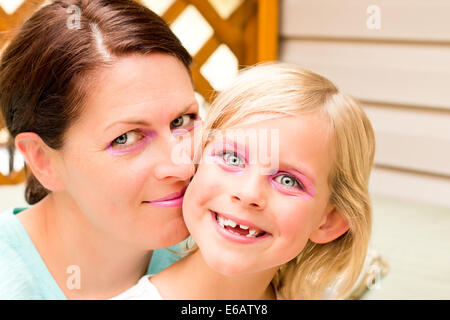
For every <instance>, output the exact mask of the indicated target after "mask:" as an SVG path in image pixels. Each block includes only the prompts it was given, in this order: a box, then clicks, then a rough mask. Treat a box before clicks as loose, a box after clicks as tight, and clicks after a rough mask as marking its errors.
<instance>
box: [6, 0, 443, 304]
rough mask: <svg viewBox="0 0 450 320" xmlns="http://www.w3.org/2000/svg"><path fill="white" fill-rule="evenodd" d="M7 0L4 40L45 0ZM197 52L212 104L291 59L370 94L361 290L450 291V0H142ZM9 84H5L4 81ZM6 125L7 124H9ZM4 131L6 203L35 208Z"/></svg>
mask: <svg viewBox="0 0 450 320" xmlns="http://www.w3.org/2000/svg"><path fill="white" fill-rule="evenodd" d="M49 2H51V1H37V0H32V1H30V0H0V49H1V48H3V47H4V46H5V45H7V43H8V40H9V39H10V38H11V37H12V36H13V35H14V31H15V30H17V28H19V27H20V25H21V24H22V23H23V21H24V20H25V19H26V18H27V17H29V15H31V14H32V13H33V12H34V11H35V10H37V9H38V8H39V7H40V6H42V5H45V4H47V3H49ZM139 2H140V3H142V4H144V5H146V6H148V7H149V8H150V9H152V10H153V11H155V12H156V13H158V14H160V15H161V16H162V17H163V18H164V19H165V20H166V21H167V22H168V23H169V24H170V25H171V28H172V30H173V31H174V33H175V34H176V35H177V36H178V37H179V38H180V39H181V41H182V42H183V44H184V45H185V47H186V48H187V49H188V51H189V52H190V53H191V54H192V55H193V56H194V64H193V67H192V74H193V78H194V82H195V88H196V91H197V98H198V100H199V102H200V104H201V106H202V110H203V112H204V111H206V110H207V108H208V102H209V101H211V99H212V98H213V97H214V94H215V92H217V91H220V90H222V89H223V88H224V87H226V86H227V84H228V83H230V81H232V80H233V78H234V77H235V76H236V74H237V72H238V70H239V69H240V68H242V67H245V66H248V65H252V64H255V63H258V62H263V61H271V60H280V61H284V62H290V63H295V64H298V65H300V66H303V67H306V68H309V69H311V70H312V71H314V72H317V73H320V74H322V75H324V76H326V77H328V78H329V79H331V80H332V81H333V82H334V83H335V84H336V85H337V86H338V87H339V88H340V89H341V90H342V91H343V92H345V93H348V94H350V95H352V96H354V97H355V98H357V99H359V101H360V102H361V103H362V105H363V107H364V110H365V111H366V113H367V114H368V116H369V118H370V120H371V121H372V124H373V127H374V129H375V134H376V139H377V150H376V155H375V166H374V170H373V173H372V176H371V182H370V190H371V194H372V201H373V209H374V212H373V219H374V226H373V236H372V243H371V249H372V250H373V251H371V253H372V255H371V257H370V259H371V260H370V261H369V262H370V263H369V267H368V268H367V270H366V274H365V278H364V279H362V280H363V281H362V286H361V288H362V289H361V290H359V291H358V294H357V295H356V296H355V297H357V298H361V299H449V298H450V248H449V247H450V20H449V18H448V17H449V16H450V1H448V0H428V1H425V0H370V1H369V0H345V1H344V0H341V1H335V0H140V1H139ZM0 90H1V88H0ZM0 127H2V126H0ZM7 140H8V132H7V131H6V130H5V129H2V130H0V173H1V174H0V212H1V211H3V210H5V209H8V208H10V207H12V206H14V207H20V206H26V205H27V204H26V202H25V200H24V196H23V191H24V184H23V180H24V172H23V166H24V163H23V159H22V158H21V156H20V155H16V156H15V157H14V160H11V159H10V158H9V156H8V148H7V143H6V142H7Z"/></svg>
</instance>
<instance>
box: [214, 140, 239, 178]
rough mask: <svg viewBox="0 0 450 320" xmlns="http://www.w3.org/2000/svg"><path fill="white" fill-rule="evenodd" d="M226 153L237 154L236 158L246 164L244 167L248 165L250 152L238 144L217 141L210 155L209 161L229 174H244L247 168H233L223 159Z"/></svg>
mask: <svg viewBox="0 0 450 320" xmlns="http://www.w3.org/2000/svg"><path fill="white" fill-rule="evenodd" d="M226 153H230V154H235V156H237V157H239V158H240V159H241V160H242V161H243V162H244V165H246V164H247V159H248V152H247V150H246V148H245V147H244V146H241V145H239V144H237V143H231V142H224V141H217V142H215V143H214V144H213V147H212V148H211V151H210V152H209V153H208V159H209V160H211V161H212V162H214V163H216V164H217V165H219V166H220V167H221V168H222V169H224V170H226V171H228V172H234V173H242V172H244V170H245V168H243V167H241V166H233V165H232V164H229V163H227V162H226V161H225V159H224V158H223V157H224V155H225V154H226Z"/></svg>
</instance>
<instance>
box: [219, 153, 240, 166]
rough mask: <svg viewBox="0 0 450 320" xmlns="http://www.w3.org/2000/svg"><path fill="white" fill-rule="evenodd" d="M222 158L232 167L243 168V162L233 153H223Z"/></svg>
mask: <svg viewBox="0 0 450 320" xmlns="http://www.w3.org/2000/svg"><path fill="white" fill-rule="evenodd" d="M222 158H223V160H224V161H225V163H226V164H229V165H231V166H234V167H243V166H244V164H245V162H244V160H243V159H242V158H241V157H240V156H239V155H238V154H237V153H235V152H224V153H222Z"/></svg>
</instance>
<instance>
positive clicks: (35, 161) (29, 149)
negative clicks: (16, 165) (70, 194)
mask: <svg viewBox="0 0 450 320" xmlns="http://www.w3.org/2000/svg"><path fill="white" fill-rule="evenodd" d="M15 145H16V149H18V150H19V151H20V152H21V153H22V155H23V156H24V158H25V160H26V162H27V165H28V167H29V168H30V170H31V172H32V173H33V175H34V176H35V177H36V179H37V180H38V181H39V182H40V183H41V184H42V186H43V187H44V188H46V189H47V190H50V191H58V190H61V189H62V188H63V184H62V182H61V181H60V179H59V177H58V175H57V171H56V168H55V153H54V151H53V150H52V149H51V148H50V147H49V146H47V145H46V144H45V142H44V141H43V140H42V139H41V137H39V135H37V134H36V133H34V132H22V133H19V134H18V135H17V136H16V138H15Z"/></svg>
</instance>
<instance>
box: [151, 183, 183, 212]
mask: <svg viewBox="0 0 450 320" xmlns="http://www.w3.org/2000/svg"><path fill="white" fill-rule="evenodd" d="M185 192H186V187H184V188H183V189H182V190H181V191H179V192H175V193H171V194H169V195H167V196H165V197H163V198H160V199H157V200H152V201H144V203H148V204H151V205H152V206H155V207H165V208H168V207H181V205H182V204H183V198H184V193H185Z"/></svg>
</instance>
